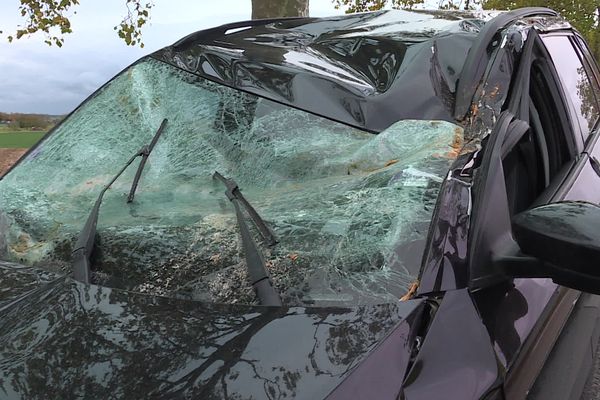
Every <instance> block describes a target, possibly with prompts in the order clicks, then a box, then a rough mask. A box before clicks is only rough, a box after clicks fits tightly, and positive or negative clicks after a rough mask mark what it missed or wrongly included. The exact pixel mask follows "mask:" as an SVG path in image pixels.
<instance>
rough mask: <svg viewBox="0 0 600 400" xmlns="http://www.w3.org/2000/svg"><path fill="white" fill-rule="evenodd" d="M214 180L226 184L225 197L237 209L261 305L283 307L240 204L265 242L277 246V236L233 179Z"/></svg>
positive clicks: (236, 212) (250, 274)
mask: <svg viewBox="0 0 600 400" xmlns="http://www.w3.org/2000/svg"><path fill="white" fill-rule="evenodd" d="M213 178H217V179H219V180H220V181H221V182H223V183H224V184H225V187H226V188H227V191H226V192H225V195H227V198H228V199H229V200H230V201H231V202H232V203H233V206H234V207H235V215H236V218H237V222H238V226H239V228H240V234H241V237H242V247H243V249H244V256H245V257H246V268H247V269H248V276H249V277H250V283H251V284H252V287H254V290H255V291H256V295H257V296H258V299H259V301H260V304H262V305H265V306H281V305H282V303H281V298H280V297H279V294H278V293H277V292H276V291H275V288H274V287H273V285H272V284H271V280H270V278H269V273H268V272H267V268H266V266H265V260H264V258H263V255H262V253H261V252H260V250H259V248H258V245H257V244H256V241H255V240H254V239H253V238H252V235H251V234H250V229H249V228H248V224H246V220H245V219H244V214H243V213H242V208H241V206H240V204H241V205H242V206H244V208H246V211H247V212H248V214H249V215H250V217H251V218H252V220H253V221H254V223H255V225H256V227H257V228H258V230H259V231H260V232H261V235H263V238H265V240H270V241H271V242H270V243H271V244H275V243H277V240H276V239H275V235H273V233H272V232H271V230H270V229H269V228H268V226H267V225H266V224H265V222H264V221H263V219H262V218H260V216H259V215H258V213H257V212H256V210H255V209H254V208H253V207H252V206H251V205H250V203H248V201H247V200H246V199H245V198H244V196H243V195H242V193H241V192H240V189H239V187H238V185H237V183H235V181H234V180H233V179H228V178H225V177H224V176H223V175H221V174H220V173H218V172H215V173H214V175H213Z"/></svg>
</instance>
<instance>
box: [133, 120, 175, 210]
mask: <svg viewBox="0 0 600 400" xmlns="http://www.w3.org/2000/svg"><path fill="white" fill-rule="evenodd" d="M167 122H168V120H167V119H166V118H165V119H163V120H162V122H161V124H160V126H159V127H158V130H157V131H156V133H155V134H154V137H153V138H152V141H151V142H150V145H149V146H146V147H144V148H142V150H141V152H142V153H143V154H142V161H140V165H138V169H137V171H136V173H135V177H134V178H133V182H132V183H131V190H129V196H127V202H128V203H131V202H132V201H133V197H134V196H135V190H136V189H137V186H138V183H139V182H140V178H141V177H142V171H143V170H144V167H145V166H146V160H148V156H149V155H150V153H152V150H154V146H156V142H158V139H159V138H160V135H161V134H162V132H163V130H164V129H165V126H166V125H167Z"/></svg>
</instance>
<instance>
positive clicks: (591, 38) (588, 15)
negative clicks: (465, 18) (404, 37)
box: [333, 0, 600, 60]
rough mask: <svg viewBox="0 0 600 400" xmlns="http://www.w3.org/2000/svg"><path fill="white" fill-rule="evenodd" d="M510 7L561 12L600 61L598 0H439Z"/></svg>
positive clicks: (410, 3) (352, 0)
mask: <svg viewBox="0 0 600 400" xmlns="http://www.w3.org/2000/svg"><path fill="white" fill-rule="evenodd" d="M333 3H334V5H335V7H336V8H343V9H345V11H346V13H353V12H362V11H375V10H381V9H382V8H384V7H385V6H387V5H388V4H390V5H391V7H392V8H407V9H411V8H414V6H416V5H422V4H423V3H424V0H333ZM481 6H482V7H483V8H484V9H496V10H511V9H515V8H520V7H548V8H552V9H553V10H556V11H558V12H559V13H560V14H561V15H562V16H563V17H565V18H566V19H567V20H568V21H569V22H571V24H573V26H574V27H575V28H576V29H577V30H578V31H579V32H580V33H581V34H582V35H583V36H584V37H585V38H586V40H587V42H588V45H589V46H590V49H591V51H592V53H593V54H594V56H595V57H596V59H599V60H600V23H599V22H600V21H599V19H600V3H598V0H471V1H469V0H465V1H464V3H463V1H462V0H440V1H439V2H438V7H439V8H446V9H458V8H460V9H462V8H466V9H469V8H477V7H481Z"/></svg>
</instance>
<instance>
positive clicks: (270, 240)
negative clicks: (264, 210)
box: [213, 171, 277, 246]
mask: <svg viewBox="0 0 600 400" xmlns="http://www.w3.org/2000/svg"><path fill="white" fill-rule="evenodd" d="M213 178H216V179H218V180H220V181H221V182H223V183H224V184H225V187H226V188H227V192H225V194H226V195H227V198H229V200H231V199H232V197H234V198H236V199H237V200H239V201H240V203H241V204H242V205H243V206H244V208H245V209H246V211H247V212H248V215H250V218H252V222H254V225H255V226H256V228H257V229H258V231H259V232H260V235H261V236H262V237H263V239H264V240H265V241H266V242H267V244H268V245H269V246H274V245H276V244H277V238H276V237H275V234H274V233H273V231H272V230H271V228H269V226H268V225H267V224H266V223H265V221H264V220H263V219H262V218H261V217H260V215H258V213H257V212H256V210H255V209H254V207H252V205H251V204H250V203H249V202H248V200H246V198H245V197H244V195H243V194H242V192H241V191H240V188H239V187H238V184H237V183H236V182H235V181H234V180H233V179H230V178H225V177H224V176H223V175H221V174H220V173H219V172H216V171H215V173H214V174H213Z"/></svg>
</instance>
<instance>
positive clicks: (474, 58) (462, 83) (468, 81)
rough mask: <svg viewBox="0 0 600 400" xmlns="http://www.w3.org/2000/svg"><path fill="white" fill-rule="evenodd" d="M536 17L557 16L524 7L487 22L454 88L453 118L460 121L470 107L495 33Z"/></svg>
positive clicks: (488, 57) (488, 59) (553, 13)
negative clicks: (523, 19) (521, 20)
mask: <svg viewBox="0 0 600 400" xmlns="http://www.w3.org/2000/svg"><path fill="white" fill-rule="evenodd" d="M536 15H540V16H541V15H545V16H553V17H554V16H558V13H557V12H556V11H554V10H551V9H549V8H545V7H526V8H519V9H517V10H513V11H508V12H505V13H502V14H500V15H498V16H496V17H495V18H493V19H491V20H490V21H488V22H487V23H486V24H485V25H484V27H483V28H482V29H481V32H480V33H479V35H478V38H477V41H476V42H475V44H474V45H473V47H471V50H469V55H468V56H467V60H466V61H465V66H464V67H463V70H462V71H461V73H460V78H459V80H458V85H457V88H456V103H455V106H454V117H455V118H456V119H457V120H462V119H463V118H464V117H465V116H466V115H467V112H468V111H469V108H470V107H471V102H472V101H473V97H474V96H475V91H476V90H477V86H479V83H480V82H481V79H482V78H483V74H484V73H485V69H486V67H487V65H488V63H489V61H490V56H489V54H488V53H487V48H488V46H489V45H490V43H491V42H492V39H493V38H494V36H495V35H496V33H497V32H498V31H499V30H501V29H503V28H505V27H507V26H508V25H510V24H511V23H513V22H515V21H517V20H519V19H521V18H526V17H533V16H536Z"/></svg>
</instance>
